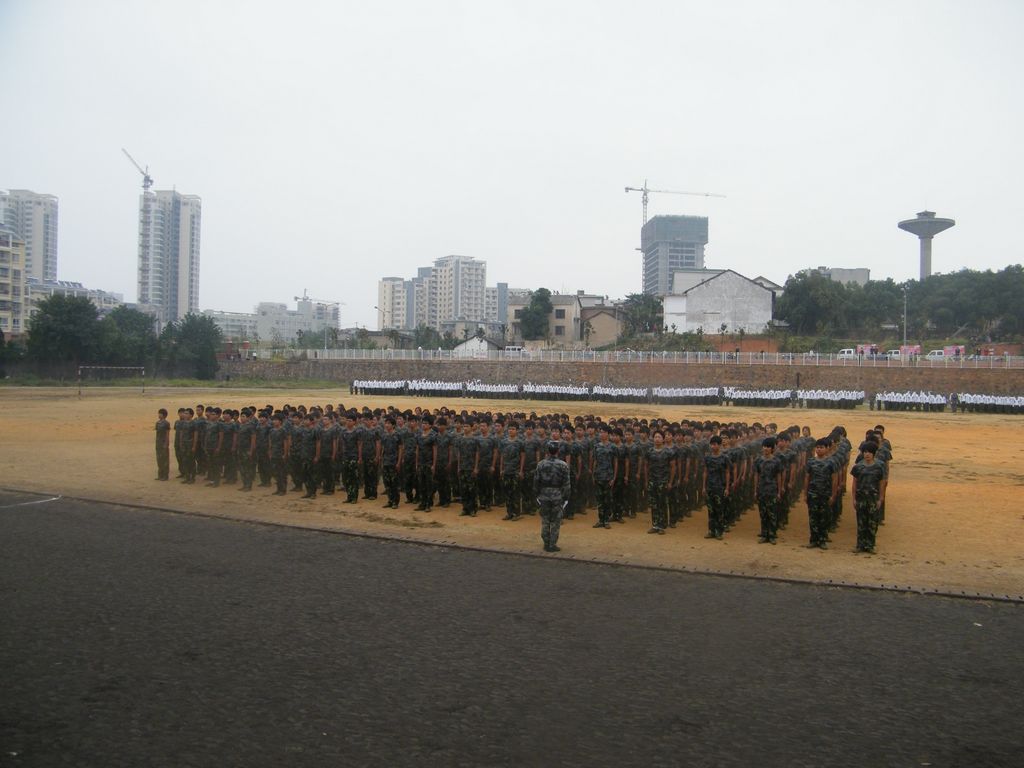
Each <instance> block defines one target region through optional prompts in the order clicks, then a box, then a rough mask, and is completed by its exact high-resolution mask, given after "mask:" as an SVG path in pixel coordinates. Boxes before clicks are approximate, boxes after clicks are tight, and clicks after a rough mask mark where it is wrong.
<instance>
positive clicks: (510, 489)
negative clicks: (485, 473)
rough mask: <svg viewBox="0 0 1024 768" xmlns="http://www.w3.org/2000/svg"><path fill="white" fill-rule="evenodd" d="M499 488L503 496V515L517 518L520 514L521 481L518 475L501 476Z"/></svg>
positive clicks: (521, 511)
mask: <svg viewBox="0 0 1024 768" xmlns="http://www.w3.org/2000/svg"><path fill="white" fill-rule="evenodd" d="M501 488H502V491H503V492H504V495H505V514H507V515H508V516H509V517H519V516H520V515H521V514H522V513H523V510H522V506H521V504H522V481H521V480H520V479H519V475H517V474H514V475H502V476H501Z"/></svg>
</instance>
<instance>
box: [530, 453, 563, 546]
mask: <svg viewBox="0 0 1024 768" xmlns="http://www.w3.org/2000/svg"><path fill="white" fill-rule="evenodd" d="M533 492H534V493H535V494H536V495H537V505H538V506H539V507H540V537H541V539H542V540H543V542H544V551H545V552H558V551H560V550H561V547H559V546H558V531H559V530H560V529H561V527H562V510H564V509H565V504H566V502H567V501H568V500H569V465H568V464H566V463H565V462H564V461H562V460H561V459H559V458H558V443H557V442H555V441H554V440H552V441H550V442H549V443H548V444H547V458H546V459H544V460H543V461H542V462H540V463H539V464H538V465H537V469H536V470H534V473H533Z"/></svg>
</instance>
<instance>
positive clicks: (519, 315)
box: [512, 309, 523, 320]
mask: <svg viewBox="0 0 1024 768" xmlns="http://www.w3.org/2000/svg"><path fill="white" fill-rule="evenodd" d="M512 316H513V317H514V318H515V319H516V320H521V319H522V318H523V310H521V309H517V310H516V311H515V312H513V313H512Z"/></svg>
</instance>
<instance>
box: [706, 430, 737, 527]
mask: <svg viewBox="0 0 1024 768" xmlns="http://www.w3.org/2000/svg"><path fill="white" fill-rule="evenodd" d="M708 450H709V451H710V453H708V454H707V455H706V456H705V457H704V483H703V486H702V488H701V493H702V494H703V496H704V499H705V501H706V503H707V505H708V532H707V533H706V534H705V536H704V538H706V539H712V538H714V539H718V540H719V541H721V539H722V536H723V535H724V534H725V514H726V512H725V503H726V499H727V498H728V495H729V486H730V485H731V478H730V473H731V471H732V470H731V468H730V464H729V457H728V456H726V455H725V454H724V453H722V438H721V437H719V436H718V435H713V436H712V437H711V439H710V440H709V441H708Z"/></svg>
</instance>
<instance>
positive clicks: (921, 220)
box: [899, 211, 956, 281]
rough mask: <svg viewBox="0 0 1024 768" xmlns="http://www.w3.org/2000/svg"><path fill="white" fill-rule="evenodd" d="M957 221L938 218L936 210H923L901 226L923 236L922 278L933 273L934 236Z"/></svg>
mask: <svg viewBox="0 0 1024 768" xmlns="http://www.w3.org/2000/svg"><path fill="white" fill-rule="evenodd" d="M954 224H956V222H955V221H954V220H953V219H937V218H935V211H921V212H920V213H919V214H917V218H913V219H906V220H905V221H901V222H900V223H899V228H900V229H903V230H906V231H907V232H910V233H911V234H914V235H917V236H918V237H919V238H921V280H922V281H923V280H924V279H925V278H926V277H928V276H929V275H931V273H932V238H933V237H935V235H937V234H939V232H945V231H946V230H947V229H949V228H950V227H952V226H953V225H954Z"/></svg>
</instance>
